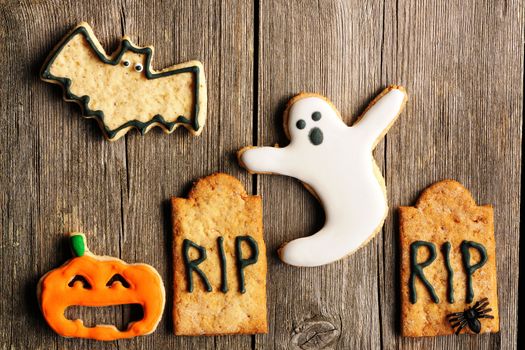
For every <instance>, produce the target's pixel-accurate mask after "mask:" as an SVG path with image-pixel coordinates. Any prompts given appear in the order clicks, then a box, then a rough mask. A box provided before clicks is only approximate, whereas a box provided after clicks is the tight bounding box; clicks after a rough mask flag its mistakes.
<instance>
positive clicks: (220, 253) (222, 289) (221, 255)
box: [217, 236, 228, 293]
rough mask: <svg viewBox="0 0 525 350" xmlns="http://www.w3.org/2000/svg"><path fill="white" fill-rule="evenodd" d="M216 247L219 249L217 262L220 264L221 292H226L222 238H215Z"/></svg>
mask: <svg viewBox="0 0 525 350" xmlns="http://www.w3.org/2000/svg"><path fill="white" fill-rule="evenodd" d="M217 246H218V247H219V260H220V262H221V292H223V293H226V292H227V291H228V274H227V270H226V254H225V253H224V238H223V237H222V236H221V237H218V238H217Z"/></svg>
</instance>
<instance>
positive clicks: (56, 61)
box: [40, 23, 112, 124]
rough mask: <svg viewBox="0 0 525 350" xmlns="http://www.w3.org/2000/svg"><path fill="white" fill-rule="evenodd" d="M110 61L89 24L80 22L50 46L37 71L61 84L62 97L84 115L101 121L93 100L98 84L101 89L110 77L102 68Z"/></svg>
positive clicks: (106, 86) (105, 67)
mask: <svg viewBox="0 0 525 350" xmlns="http://www.w3.org/2000/svg"><path fill="white" fill-rule="evenodd" d="M111 62H112V58H111V57H108V56H107V55H106V53H105V52H104V49H103V48H102V46H101V45H100V43H99V42H98V40H97V39H96V37H95V35H94V33H93V31H92V29H91V27H90V26H89V25H88V24H87V23H81V24H80V25H78V26H77V27H76V28H74V29H73V30H72V31H71V32H70V33H69V34H67V35H66V36H65V37H64V39H62V41H61V42H60V43H59V44H58V45H57V46H56V47H55V48H54V50H53V51H52V52H51V54H50V55H49V57H48V58H47V59H46V62H45V63H44V66H43V67H42V70H41V73H40V75H41V78H42V80H44V81H46V82H50V83H53V84H58V85H61V86H62V88H63V89H64V100H66V101H68V102H76V103H78V104H79V105H80V106H81V107H82V109H83V113H84V116H85V117H86V118H96V119H97V120H98V121H99V124H103V117H104V115H103V112H102V109H100V108H98V107H100V106H97V105H96V104H95V103H93V102H95V101H97V99H96V98H94V97H96V96H97V94H100V91H101V87H103V88H102V91H103V90H104V89H106V90H107V88H108V81H109V80H110V77H108V76H107V74H104V72H105V70H107V69H108V68H109V67H112V64H111ZM108 63H110V64H108Z"/></svg>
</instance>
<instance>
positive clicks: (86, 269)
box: [37, 233, 165, 340]
mask: <svg viewBox="0 0 525 350" xmlns="http://www.w3.org/2000/svg"><path fill="white" fill-rule="evenodd" d="M70 243H71V248H72V250H73V252H74V254H75V256H76V257H75V258H73V259H71V260H69V261H67V262H66V263H65V264H63V265H62V266H61V267H59V268H56V269H54V270H51V271H49V272H48V273H46V274H45V275H44V276H43V277H42V278H41V279H40V281H39V282H38V286H37V297H38V300H39V302H40V308H41V310H42V313H43V314H44V318H45V319H46V321H47V323H48V324H49V326H50V327H51V328H53V330H54V331H55V332H56V333H58V334H59V335H61V336H63V337H73V338H90V339H96V340H115V339H123V338H132V337H135V336H139V335H146V334H150V333H152V332H153V331H155V329H156V328H157V325H158V323H159V321H160V319H161V318H162V312H163V310H164V303H165V292H164V284H163V283H162V279H161V277H160V275H159V274H158V272H157V270H155V269H154V268H153V267H151V266H150V265H146V264H127V263H125V262H124V261H122V260H120V259H116V258H112V257H109V256H97V255H94V254H93V253H91V252H90V251H89V249H88V248H87V246H86V237H85V235H84V234H82V233H72V234H71V235H70ZM122 304H139V305H141V306H142V310H143V313H144V317H143V318H142V320H140V321H137V322H132V323H130V324H129V325H128V328H127V329H126V330H125V331H119V330H118V329H117V328H116V327H115V326H112V325H97V326H95V327H92V328H89V327H85V326H84V324H83V322H82V320H69V319H67V318H66V317H65V316H64V312H65V311H66V309H67V308H68V307H70V306H86V307H93V306H95V307H103V306H112V305H122Z"/></svg>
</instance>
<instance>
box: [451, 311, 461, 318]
mask: <svg viewBox="0 0 525 350" xmlns="http://www.w3.org/2000/svg"><path fill="white" fill-rule="evenodd" d="M460 315H463V312H454V313H452V314H448V315H447V317H452V316H460Z"/></svg>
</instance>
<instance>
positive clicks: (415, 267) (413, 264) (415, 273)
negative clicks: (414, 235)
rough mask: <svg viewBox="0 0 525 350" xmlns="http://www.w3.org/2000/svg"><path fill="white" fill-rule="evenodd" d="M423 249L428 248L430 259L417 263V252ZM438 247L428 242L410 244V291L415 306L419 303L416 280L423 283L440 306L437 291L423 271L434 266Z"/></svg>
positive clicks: (411, 300)
mask: <svg viewBox="0 0 525 350" xmlns="http://www.w3.org/2000/svg"><path fill="white" fill-rule="evenodd" d="M421 247H426V248H427V249H428V254H429V255H428V258H427V260H426V261H423V262H419V263H418V262H417V251H418V250H419V248H421ZM436 257H437V254H436V245H435V244H434V243H432V242H427V241H415V242H412V244H410V278H409V279H408V288H409V291H410V295H409V297H410V302H411V303H412V304H415V303H416V302H417V292H416V278H419V280H420V281H421V282H422V283H423V285H424V286H425V287H426V289H427V291H428V293H429V294H430V297H431V298H432V301H433V302H434V303H436V304H439V298H438V296H437V294H436V291H435V289H434V287H433V286H432V284H431V283H430V282H429V281H428V280H427V278H426V277H425V273H424V272H423V269H424V268H425V267H427V266H428V265H430V264H432V263H433V262H434V260H436Z"/></svg>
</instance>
